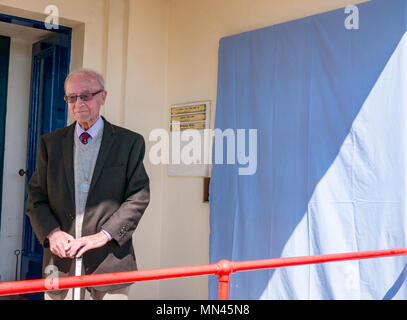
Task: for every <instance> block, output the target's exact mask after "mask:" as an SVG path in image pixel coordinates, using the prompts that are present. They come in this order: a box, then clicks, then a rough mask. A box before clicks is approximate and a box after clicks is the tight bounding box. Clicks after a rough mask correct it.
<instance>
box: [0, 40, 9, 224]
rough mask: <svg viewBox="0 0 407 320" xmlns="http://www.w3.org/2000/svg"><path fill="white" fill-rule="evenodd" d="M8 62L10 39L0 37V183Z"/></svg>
mask: <svg viewBox="0 0 407 320" xmlns="http://www.w3.org/2000/svg"><path fill="white" fill-rule="evenodd" d="M9 62H10V38H9V37H3V36H0V181H3V164H4V144H5V133H6V113H7V88H8V86H7V84H8V69H9ZM2 186H3V184H1V185H0V230H1V208H2V191H3V190H2Z"/></svg>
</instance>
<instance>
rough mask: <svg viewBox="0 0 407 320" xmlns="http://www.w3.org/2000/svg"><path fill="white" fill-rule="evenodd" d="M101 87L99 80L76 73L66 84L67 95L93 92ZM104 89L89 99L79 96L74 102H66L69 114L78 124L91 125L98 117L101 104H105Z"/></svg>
mask: <svg viewBox="0 0 407 320" xmlns="http://www.w3.org/2000/svg"><path fill="white" fill-rule="evenodd" d="M101 89H103V88H102V87H101V86H100V84H99V82H98V81H97V80H96V79H94V78H93V77H90V76H89V75H86V74H77V75H74V76H72V77H71V78H70V79H69V81H68V83H67V84H66V92H65V94H66V95H67V96H71V95H81V94H86V93H95V92H98V91H100V90H101ZM106 94H107V92H106V91H102V92H100V93H98V94H96V95H94V96H93V98H92V99H91V100H89V101H83V100H82V99H81V98H80V97H79V96H78V97H77V99H76V102H72V103H70V102H68V110H69V114H70V115H71V117H72V118H73V119H75V120H76V121H78V122H79V124H81V125H82V124H90V125H93V124H94V123H95V122H96V120H97V119H98V118H99V112H100V108H101V106H103V105H104V104H105V100H106Z"/></svg>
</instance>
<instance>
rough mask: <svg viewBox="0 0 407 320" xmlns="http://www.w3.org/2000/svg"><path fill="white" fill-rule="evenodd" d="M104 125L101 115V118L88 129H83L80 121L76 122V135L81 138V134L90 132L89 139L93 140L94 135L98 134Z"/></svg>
mask: <svg viewBox="0 0 407 320" xmlns="http://www.w3.org/2000/svg"><path fill="white" fill-rule="evenodd" d="M103 126H104V122H103V119H102V117H100V116H99V119H97V120H96V122H95V123H94V124H93V125H92V126H91V127H90V128H89V129H88V130H83V129H82V127H81V126H80V124H79V123H78V121H77V122H76V128H75V131H76V135H77V137H78V139H79V140H80V139H81V138H80V136H81V134H82V133H84V132H87V133H89V134H90V137H89V140H88V141H91V140H92V139H93V137H94V136H96V135H97V134H98V132H99V131H100V129H102V128H103Z"/></svg>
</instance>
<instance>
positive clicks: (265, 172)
mask: <svg viewBox="0 0 407 320" xmlns="http://www.w3.org/2000/svg"><path fill="white" fill-rule="evenodd" d="M352 15H353V16H352ZM349 26H351V27H349ZM406 30H407V0H373V1H370V2H365V3H362V4H358V5H356V6H355V7H353V8H352V10H345V8H343V9H339V10H335V11H330V12H327V13H323V14H319V15H315V16H311V17H306V18H303V19H300V20H295V21H290V22H287V23H282V24H279V25H274V26H271V27H267V28H263V29H259V30H255V31H251V32H246V33H243V34H238V35H234V36H230V37H226V38H222V39H221V41H220V48H219V75H218V76H219V81H218V97H217V106H216V121H215V127H216V128H219V129H222V130H225V129H228V128H232V129H246V130H248V129H257V159H256V160H257V171H256V172H255V174H252V175H239V168H240V167H241V165H240V164H239V163H238V161H236V162H235V164H226V163H224V164H214V165H213V169H212V178H211V188H210V211H211V215H210V227H211V234H210V262H211V263H214V262H217V261H219V260H221V259H229V260H233V261H241V260H252V259H269V258H279V257H294V256H308V255H318V254H330V253H340V252H357V251H366V250H380V249H392V248H403V247H407V241H406V234H407V233H406V231H407V219H406V214H407V211H406V209H407V208H406V201H407V200H406V199H407V38H406V37H407V36H406ZM246 143H247V140H246ZM215 145H216V142H215ZM214 150H215V149H214ZM406 277H407V257H406V256H397V257H386V258H377V259H365V260H355V261H343V262H331V263H325V264H317V265H306V266H295V267H286V268H278V269H268V270H261V271H248V272H241V273H235V274H232V276H231V281H230V299H407V281H406ZM217 284H218V282H217V278H216V277H215V276H211V277H210V281H209V298H211V299H216V298H217Z"/></svg>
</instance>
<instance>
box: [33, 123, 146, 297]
mask: <svg viewBox="0 0 407 320" xmlns="http://www.w3.org/2000/svg"><path fill="white" fill-rule="evenodd" d="M102 118H103V117H102ZM103 120H104V129H103V136H102V142H101V146H100V150H99V154H98V157H97V160H96V165H95V169H94V172H93V177H92V181H91V185H90V189H89V193H88V198H87V203H86V208H85V215H84V219H83V230H82V234H83V236H87V235H92V234H95V233H98V232H99V231H100V230H101V229H102V228H103V229H104V230H106V231H108V232H109V233H110V235H111V236H112V238H113V239H112V240H111V241H110V242H108V243H107V244H106V245H105V246H103V247H101V248H97V249H93V250H89V251H87V252H86V253H85V254H84V255H83V267H84V271H85V273H86V274H96V273H107V272H120V271H132V270H136V269H137V266H136V258H135V254H134V250H133V244H132V234H133V232H134V230H135V229H136V227H137V225H138V223H139V221H140V218H141V216H142V215H143V213H144V211H145V209H146V207H147V205H148V203H149V201H150V191H149V178H148V175H147V173H146V171H145V169H144V165H143V158H144V153H145V142H144V139H143V137H142V136H141V135H139V134H138V133H135V132H132V131H130V130H127V129H125V128H121V127H118V126H115V125H113V124H111V123H109V122H108V121H106V119H104V118H103ZM74 131H75V123H73V124H72V125H70V126H68V127H65V128H62V129H59V130H56V131H54V132H51V133H48V134H45V135H43V136H41V137H40V139H39V142H38V152H37V165H36V171H35V172H34V174H33V175H32V177H31V179H30V182H29V184H28V200H27V215H28V216H29V218H30V221H31V225H32V228H33V230H34V233H35V234H36V236H37V238H38V240H39V241H40V243H41V244H42V245H43V246H44V257H43V270H45V268H46V267H47V266H48V265H54V266H56V267H57V268H58V272H59V276H67V275H73V272H74V263H73V262H74V260H72V259H69V258H65V259H61V258H59V257H58V256H55V255H53V254H52V253H51V251H50V249H49V242H48V239H47V238H46V237H47V235H48V234H49V233H50V232H51V231H52V230H53V229H55V228H56V227H60V228H61V230H62V231H65V232H67V233H69V234H70V235H72V236H73V237H75V192H74V168H73V148H74V145H73V143H74V140H73V139H74V134H75V133H74ZM45 276H46V275H45V274H44V277H45ZM54 276H55V275H54ZM127 285H128V284H127ZM123 286H126V284H122V285H115V286H102V287H101V286H100V287H97V288H96V289H97V290H101V291H106V290H113V289H117V288H120V287H123Z"/></svg>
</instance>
